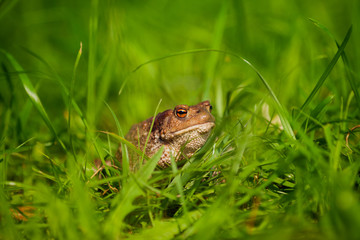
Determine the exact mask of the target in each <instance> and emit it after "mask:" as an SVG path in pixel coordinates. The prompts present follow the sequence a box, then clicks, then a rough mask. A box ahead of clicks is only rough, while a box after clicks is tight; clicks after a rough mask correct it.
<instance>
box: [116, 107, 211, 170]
mask: <svg viewBox="0 0 360 240" xmlns="http://www.w3.org/2000/svg"><path fill="white" fill-rule="evenodd" d="M211 110H212V106H211V105H210V102H209V101H204V102H201V103H199V104H197V105H193V106H188V105H177V106H176V107H175V108H174V109H169V110H166V111H164V112H162V113H159V114H158V115H157V116H156V117H155V121H154V125H153V127H152V129H151V133H150V137H149V140H148V142H147V144H146V140H147V137H148V134H149V132H150V128H151V124H152V121H153V118H152V117H151V118H148V119H147V120H145V121H143V122H140V123H138V124H135V125H133V126H132V127H131V129H130V131H129V133H128V134H127V135H126V136H125V138H126V139H127V140H128V141H130V142H131V143H132V144H134V145H135V146H137V147H138V148H139V149H140V150H141V151H143V150H144V147H145V144H146V149H145V154H146V155H147V156H148V157H152V156H153V155H154V154H155V153H156V152H157V151H158V150H159V149H160V148H161V147H162V146H164V151H163V153H162V155H161V157H160V160H159V161H158V166H160V167H162V168H166V167H168V166H170V164H171V157H173V158H174V159H175V160H176V161H180V160H183V159H187V158H190V157H191V156H192V155H193V154H194V153H195V152H196V151H197V150H198V149H199V148H201V147H202V146H203V145H204V144H205V142H206V140H207V139H208V137H209V136H210V133H211V130H212V129H213V128H214V126H215V118H214V116H213V115H212V114H211ZM116 157H117V159H118V160H120V161H121V158H122V154H121V146H120V147H119V149H118V151H117V153H116ZM140 158H141V156H139V155H138V154H136V153H134V152H132V151H129V161H130V163H129V164H130V169H132V170H135V169H137V168H139V162H140V160H139V159H140Z"/></svg>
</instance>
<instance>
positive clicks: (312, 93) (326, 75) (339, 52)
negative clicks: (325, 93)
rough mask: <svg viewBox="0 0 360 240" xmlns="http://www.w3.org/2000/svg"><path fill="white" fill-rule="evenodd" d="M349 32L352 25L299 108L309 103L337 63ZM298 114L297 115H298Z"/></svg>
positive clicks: (347, 39) (302, 108)
mask: <svg viewBox="0 0 360 240" xmlns="http://www.w3.org/2000/svg"><path fill="white" fill-rule="evenodd" d="M351 32H352V26H351V27H350V28H349V30H348V31H347V33H346V36H345V38H344V41H343V42H342V44H341V46H340V48H339V49H338V50H337V52H336V54H335V56H334V57H333V59H332V60H331V62H330V63H329V65H328V66H327V67H326V69H325V71H324V73H323V74H322V75H321V77H320V79H319V80H318V82H317V83H316V85H315V87H314V89H313V90H312V91H311V93H310V95H309V96H308V98H307V99H306V100H305V102H304V104H303V105H302V106H301V108H300V110H301V111H302V110H304V109H305V108H306V107H307V106H308V105H309V103H310V102H311V100H312V99H313V98H314V96H315V94H316V93H317V92H318V91H319V89H320V87H321V86H322V85H323V84H324V82H325V80H326V78H327V77H328V76H329V74H330V73H331V71H332V69H333V68H334V66H335V64H336V63H337V61H338V60H339V57H340V56H341V54H342V53H343V52H344V49H345V47H346V44H347V43H348V41H349V39H350V36H351ZM298 116H299V115H298Z"/></svg>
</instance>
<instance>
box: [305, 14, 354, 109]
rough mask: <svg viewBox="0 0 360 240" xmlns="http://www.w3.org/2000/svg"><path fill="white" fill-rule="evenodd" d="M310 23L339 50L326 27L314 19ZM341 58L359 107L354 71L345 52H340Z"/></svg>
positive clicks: (338, 45) (337, 44)
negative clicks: (325, 34)
mask: <svg viewBox="0 0 360 240" xmlns="http://www.w3.org/2000/svg"><path fill="white" fill-rule="evenodd" d="M310 21H312V22H313V23H314V24H315V26H317V27H318V28H320V29H321V30H323V31H324V32H326V33H327V34H328V35H329V36H330V37H331V38H332V39H333V40H334V42H335V44H336V46H337V48H340V44H339V43H338V41H337V40H336V38H335V37H334V35H332V33H331V32H330V31H329V29H327V27H325V26H324V25H322V24H321V23H320V22H318V21H316V20H315V19H312V18H310ZM341 58H342V60H343V62H344V64H345V70H346V75H347V79H348V81H349V84H350V87H351V89H352V90H353V92H354V95H355V99H356V102H357V103H358V105H359V106H360V94H359V91H358V89H357V86H356V85H357V84H356V79H355V76H354V71H353V70H352V68H351V67H350V64H349V61H348V59H347V57H346V53H345V51H343V52H342V54H341Z"/></svg>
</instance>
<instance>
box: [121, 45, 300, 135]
mask: <svg viewBox="0 0 360 240" xmlns="http://www.w3.org/2000/svg"><path fill="white" fill-rule="evenodd" d="M204 52H218V53H223V54H228V55H230V56H233V57H235V58H237V59H240V60H241V61H243V62H245V63H246V64H247V65H248V66H249V67H250V68H251V69H252V70H254V71H255V73H256V74H257V75H258V77H259V78H260V80H261V82H262V83H263V84H264V85H265V87H266V89H267V90H268V92H269V93H270V95H271V97H272V99H273V101H274V102H275V108H276V109H277V111H278V113H279V117H280V120H281V124H282V125H283V127H284V131H285V133H286V135H287V136H289V137H290V138H291V139H295V135H294V132H293V130H292V128H291V125H290V123H289V121H288V113H287V112H286V110H285V109H284V107H283V106H282V105H281V103H280V101H279V100H278V98H277V97H276V95H275V93H274V91H273V90H272V89H271V87H270V85H269V84H268V82H267V81H266V80H265V78H264V77H263V76H262V75H261V73H260V72H259V70H257V69H256V68H255V67H254V66H253V65H252V64H251V63H250V62H249V61H248V60H246V59H245V58H243V57H241V56H239V55H237V54H236V53H233V52H229V51H224V50H218V49H193V50H187V51H181V52H176V53H173V54H170V55H167V56H163V57H159V58H154V59H151V60H149V61H147V62H144V63H142V64H140V65H138V66H137V67H136V68H135V69H134V70H133V71H132V73H134V72H136V71H138V70H139V69H140V68H142V67H143V66H145V65H147V64H149V63H152V62H157V61H160V60H163V59H166V58H170V57H175V56H179V55H184V54H194V53H204ZM127 81H128V78H126V80H125V81H124V82H123V84H122V86H121V89H120V91H119V94H120V93H121V91H122V89H123V88H124V85H125V84H126V82H127Z"/></svg>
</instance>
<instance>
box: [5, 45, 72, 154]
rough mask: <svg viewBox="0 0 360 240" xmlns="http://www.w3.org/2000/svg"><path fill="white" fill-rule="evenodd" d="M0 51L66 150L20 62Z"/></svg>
mask: <svg viewBox="0 0 360 240" xmlns="http://www.w3.org/2000/svg"><path fill="white" fill-rule="evenodd" d="M0 51H1V52H2V53H3V54H4V55H5V56H6V57H7V58H8V60H9V61H10V63H11V65H12V66H13V67H14V69H15V71H17V72H19V77H20V80H21V82H22V85H23V87H24V89H25V92H26V93H27V95H28V97H29V98H30V100H31V102H32V103H33V105H34V106H35V108H36V109H37V110H38V112H39V113H40V116H41V117H42V119H43V120H44V122H45V124H46V125H47V126H48V128H49V129H50V131H51V132H52V133H53V135H54V136H55V138H56V139H57V140H58V142H59V143H60V145H61V147H62V148H63V149H64V150H65V151H66V146H65V145H64V143H63V142H62V141H61V139H60V138H59V137H58V135H57V133H56V131H55V128H54V126H53V125H52V123H51V121H50V119H49V117H48V115H47V113H46V110H45V108H44V106H43V105H42V103H41V100H40V98H39V96H38V95H37V93H36V91H35V88H34V86H33V85H32V83H31V81H30V79H29V77H28V76H27V74H25V73H24V69H23V68H22V67H21V66H20V64H19V63H18V62H17V61H16V60H15V58H14V57H13V56H12V55H11V54H10V53H8V52H6V51H5V50H2V49H0Z"/></svg>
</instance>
